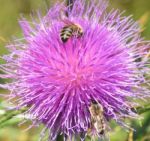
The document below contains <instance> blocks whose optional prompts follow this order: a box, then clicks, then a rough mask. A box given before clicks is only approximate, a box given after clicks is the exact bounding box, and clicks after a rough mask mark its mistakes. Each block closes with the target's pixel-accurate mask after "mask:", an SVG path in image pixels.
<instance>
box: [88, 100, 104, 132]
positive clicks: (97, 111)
mask: <svg viewBox="0 0 150 141" xmlns="http://www.w3.org/2000/svg"><path fill="white" fill-rule="evenodd" d="M89 111H90V115H91V127H92V128H94V129H95V130H96V132H97V133H98V135H104V134H105V129H106V125H105V120H104V115H103V107H102V105H100V104H98V103H93V102H92V103H91V105H90V107H89Z"/></svg>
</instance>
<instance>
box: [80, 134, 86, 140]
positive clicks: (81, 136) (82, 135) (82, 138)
mask: <svg viewBox="0 0 150 141" xmlns="http://www.w3.org/2000/svg"><path fill="white" fill-rule="evenodd" d="M85 138H86V133H85V132H81V133H80V141H85Z"/></svg>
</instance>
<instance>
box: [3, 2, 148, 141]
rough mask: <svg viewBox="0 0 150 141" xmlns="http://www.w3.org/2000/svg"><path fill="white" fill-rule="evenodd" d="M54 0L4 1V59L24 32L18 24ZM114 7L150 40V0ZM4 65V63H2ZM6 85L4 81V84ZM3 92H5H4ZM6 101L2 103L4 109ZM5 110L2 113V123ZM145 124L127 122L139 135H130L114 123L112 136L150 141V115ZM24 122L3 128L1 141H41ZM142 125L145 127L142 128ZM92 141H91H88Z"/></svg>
mask: <svg viewBox="0 0 150 141" xmlns="http://www.w3.org/2000/svg"><path fill="white" fill-rule="evenodd" d="M54 2H55V1H54V0H0V55H2V54H5V53H7V50H6V49H5V45H6V44H7V43H8V42H10V41H11V40H12V39H13V37H21V29H20V27H19V24H18V20H19V19H20V18H21V15H24V16H25V17H26V18H29V17H30V14H31V13H32V12H33V11H34V12H35V11H37V10H38V9H40V10H41V11H45V9H46V8H47V7H50V5H52V4H53V3H54ZM110 3H111V7H114V8H119V9H121V11H122V10H125V11H126V15H131V14H132V15H133V18H134V19H135V20H137V21H138V22H139V24H140V25H141V28H142V29H143V32H142V36H143V37H145V39H150V0H110ZM0 61H1V60H0ZM0 81H1V82H2V80H0ZM0 92H2V90H1V91H0ZM1 105H3V104H2V99H0V108H1ZM2 115H3V110H0V120H1V116H2ZM142 116H143V117H144V119H143V120H141V121H127V122H129V123H130V124H131V125H132V126H133V127H134V128H135V129H136V132H135V133H134V134H133V133H132V132H127V131H125V130H124V129H121V128H120V127H119V126H117V125H116V124H114V123H112V125H111V126H112V131H111V133H110V136H111V139H110V140H111V141H150V112H145V113H144V114H142ZM19 121H22V119H21V118H19V117H18V118H14V119H12V120H10V121H9V122H8V123H6V124H4V125H3V126H0V141H37V140H38V138H39V134H40V129H41V128H42V127H40V128H32V129H30V130H28V131H26V132H24V129H26V128H27V127H28V125H29V123H26V124H24V125H22V126H18V123H19ZM140 123H141V124H140ZM87 140H88V139H87Z"/></svg>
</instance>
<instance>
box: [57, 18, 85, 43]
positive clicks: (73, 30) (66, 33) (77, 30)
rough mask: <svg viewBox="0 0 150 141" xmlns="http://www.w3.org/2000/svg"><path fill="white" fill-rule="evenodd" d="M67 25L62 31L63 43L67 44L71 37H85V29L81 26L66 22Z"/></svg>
mask: <svg viewBox="0 0 150 141" xmlns="http://www.w3.org/2000/svg"><path fill="white" fill-rule="evenodd" d="M65 23H66V25H65V26H64V27H63V28H62V29H61V31H60V38H61V40H62V42H63V43H65V42H67V41H68V39H69V38H71V37H77V38H80V37H81V36H82V35H83V29H82V27H81V26H80V25H78V24H75V23H73V22H71V21H65Z"/></svg>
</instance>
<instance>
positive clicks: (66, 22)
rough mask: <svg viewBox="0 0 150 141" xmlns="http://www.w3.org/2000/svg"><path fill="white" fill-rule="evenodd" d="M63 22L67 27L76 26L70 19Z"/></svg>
mask: <svg viewBox="0 0 150 141" xmlns="http://www.w3.org/2000/svg"><path fill="white" fill-rule="evenodd" d="M62 22H64V23H65V24H67V25H72V24H74V23H73V22H72V21H70V20H68V19H63V20H62Z"/></svg>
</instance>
